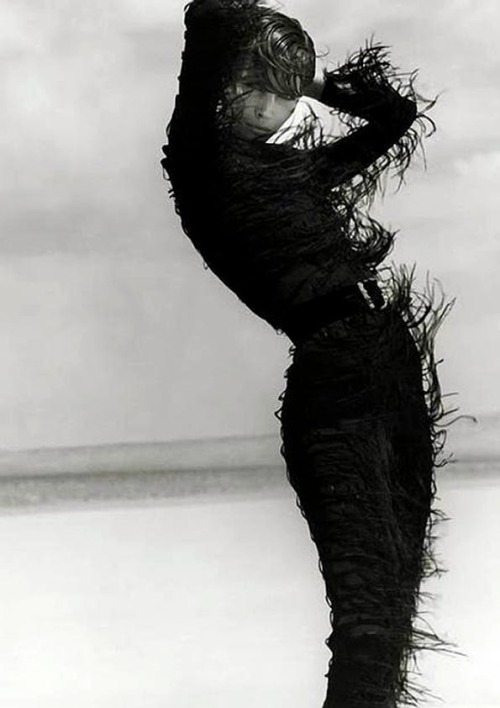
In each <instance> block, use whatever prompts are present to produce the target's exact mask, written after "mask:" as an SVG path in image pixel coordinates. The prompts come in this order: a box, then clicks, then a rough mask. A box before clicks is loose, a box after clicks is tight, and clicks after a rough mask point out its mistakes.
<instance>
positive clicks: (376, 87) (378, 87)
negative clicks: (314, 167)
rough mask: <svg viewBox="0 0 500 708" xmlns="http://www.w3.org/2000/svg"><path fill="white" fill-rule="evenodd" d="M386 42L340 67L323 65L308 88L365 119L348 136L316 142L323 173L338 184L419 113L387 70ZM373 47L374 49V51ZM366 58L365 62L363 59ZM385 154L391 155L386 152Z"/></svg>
mask: <svg viewBox="0 0 500 708" xmlns="http://www.w3.org/2000/svg"><path fill="white" fill-rule="evenodd" d="M382 51H383V48H382V47H372V48H369V49H367V50H362V52H360V54H359V56H360V57H363V52H364V53H366V56H367V57H368V61H367V60H366V57H365V58H364V59H362V60H361V61H359V59H358V60H357V61H356V62H352V63H350V64H347V65H345V67H341V68H340V69H337V70H336V71H330V72H329V71H325V72H324V79H323V83H322V85H321V82H318V81H316V82H315V83H314V85H313V87H312V90H310V91H309V93H310V94H311V95H313V96H316V97H318V99H319V100H320V101H321V102H322V103H323V104H325V105H327V106H329V107H331V108H335V109H337V110H338V111H340V112H341V113H346V114H349V115H350V116H355V117H357V118H361V119H363V120H364V121H366V125H363V126H361V127H357V128H355V129H352V130H351V132H350V133H349V134H348V135H347V136H346V137H344V138H340V139H339V140H337V141H335V142H334V143H330V144H328V145H327V144H325V145H321V146H320V147H318V148H317V151H318V158H319V164H320V165H321V169H322V172H323V174H322V177H323V179H324V180H326V182H327V183H328V186H330V187H335V186H337V185H339V184H342V183H343V182H346V181H347V180H350V179H352V178H353V177H354V176H355V175H357V174H361V173H362V172H363V171H364V170H366V168H368V167H370V166H371V165H373V164H374V163H375V162H376V161H377V160H378V159H379V158H381V157H382V156H386V155H387V152H388V151H389V150H390V149H391V148H392V147H393V146H394V145H395V144H396V143H397V142H398V141H399V140H400V139H401V138H402V137H403V136H404V135H405V133H406V132H407V131H408V129H409V128H410V126H411V125H412V123H413V121H414V120H415V118H416V116H417V105H416V103H415V101H413V100H412V99H410V98H407V97H405V96H403V95H402V94H401V93H399V91H397V90H396V89H395V88H394V87H393V86H392V85H391V84H390V83H389V81H388V79H387V78H386V76H385V75H384V69H385V68H386V66H389V65H388V63H387V62H385V63H381V62H380V60H379V55H380V53H381V52H382ZM370 52H371V54H370ZM363 62H364V65H363ZM386 159H387V160H388V159H389V158H386Z"/></svg>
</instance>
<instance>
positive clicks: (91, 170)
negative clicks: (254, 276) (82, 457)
mask: <svg viewBox="0 0 500 708" xmlns="http://www.w3.org/2000/svg"><path fill="white" fill-rule="evenodd" d="M182 5H183V1H180V0H161V1H160V0H106V2H104V3H103V2H97V0H88V1H87V2H85V3H67V2H64V1H63V0H53V2H51V3H35V2H34V1H33V0H16V2H15V3H11V2H8V0H0V13H1V17H0V20H1V21H0V51H1V54H2V64H1V66H2V69H1V71H2V81H1V82H0V100H1V104H2V126H1V130H0V150H1V164H2V170H1V172H0V180H1V181H0V185H1V192H0V249H1V255H2V257H1V259H0V325H1V331H2V343H1V346H0V391H1V396H0V448H29V447H34V446H35V447H36V446H43V447H52V446H66V445H92V444H97V443H110V442H125V443H126V442H132V441H150V440H175V439H179V438H184V439H189V438H205V437H216V436H220V435H248V436H253V435H258V434H266V433H277V421H276V420H275V419H274V417H273V414H272V412H273V410H274V409H275V408H276V407H277V405H278V402H277V396H278V394H279V392H280V391H281V390H282V388H283V387H284V380H283V378H282V374H283V371H284V368H285V366H286V365H287V363H288V362H287V348H288V343H287V342H286V340H285V339H284V338H279V337H277V336H276V335H275V334H274V333H273V332H272V331H271V330H270V329H269V328H268V327H267V325H264V324H263V323H261V322H259V321H257V320H256V319H255V318H254V316H253V315H251V314H250V313H248V312H246V311H245V309H244V308H243V306H242V305H240V303H239V302H238V301H237V300H236V298H235V297H234V296H233V295H231V294H230V293H228V292H227V291H226V290H224V288H223V287H222V286H221V285H220V284H219V283H218V282H217V281H216V279H215V278H214V277H213V276H212V275H210V273H208V272H206V271H204V270H203V268H202V265H201V259H200V258H199V256H198V255H197V254H196V253H195V252H194V251H193V249H192V247H191V245H190V244H189V242H188V241H187V239H186V238H185V237H184V236H183V235H182V233H181V231H180V228H179V225H178V221H177V219H176V217H175V215H174V213H173V208H172V204H171V203H169V202H168V200H167V195H166V191H167V185H166V183H165V182H164V181H163V180H162V175H161V170H160V167H159V159H160V157H161V151H160V146H161V144H162V142H163V141H164V125H165V122H166V120H167V118H168V116H169V114H170V112H171V109H172V103H173V97H174V94H175V89H176V75H177V72H178V68H179V58H180V51H181V47H182ZM285 9H286V10H288V11H289V12H290V13H291V14H294V15H296V16H298V17H299V18H300V19H301V20H302V21H303V23H304V25H305V26H306V27H307V28H308V29H309V30H310V31H311V34H312V35H313V36H314V37H315V39H316V40H317V43H318V49H320V50H321V49H322V48H323V47H324V46H326V45H328V46H330V48H331V56H332V59H334V60H337V59H339V60H340V59H342V58H343V56H344V55H345V53H346V52H347V51H348V50H351V49H355V48H357V47H358V46H359V45H361V44H362V43H363V42H364V41H365V39H366V38H367V37H368V36H369V35H371V34H372V33H373V32H375V36H376V38H378V39H379V40H380V41H382V42H385V43H387V44H390V45H392V46H393V48H394V49H393V52H394V58H395V60H396V62H397V63H399V64H400V65H401V66H402V67H404V68H408V69H412V68H415V67H420V69H421V84H420V85H421V89H422V92H423V93H426V94H428V95H431V96H432V95H435V94H436V93H441V96H440V99H439V102H438V104H437V106H436V108H435V109H434V113H433V115H434V118H435V120H436V122H437V124H438V133H437V134H436V135H435V136H434V137H433V138H431V139H430V140H429V141H428V143H427V158H428V164H429V166H428V170H427V172H424V171H423V170H422V168H421V165H420V166H419V165H416V166H415V169H414V170H412V172H411V174H410V175H409V178H408V184H407V186H406V187H405V188H404V189H403V190H402V191H401V192H399V193H398V194H397V195H391V194H388V196H387V199H386V201H385V203H384V205H383V206H380V207H379V209H380V213H381V215H382V216H383V217H384V219H385V220H386V221H388V222H389V223H390V224H392V225H393V226H394V227H398V228H400V237H399V244H398V247H397V249H396V252H395V254H394V256H395V259H396V260H397V261H413V260H417V261H418V262H419V264H420V272H421V273H422V274H425V272H426V271H427V270H431V271H432V273H433V274H434V275H435V276H437V277H438V278H440V280H441V281H442V282H443V284H444V287H445V290H446V291H447V292H448V293H449V294H450V296H457V297H458V303H457V306H456V308H455V310H454V313H453V314H452V316H451V317H450V318H449V320H448V321H447V323H446V324H445V327H444V329H443V331H442V334H441V337H440V339H439V353H440V355H442V356H444V357H445V363H444V364H443V366H442V367H441V369H442V371H441V377H442V382H443V388H444V390H445V391H449V392H453V391H459V392H460V397H459V399H458V400H457V402H459V403H460V405H461V407H462V410H463V412H464V413H472V414H476V415H479V414H482V413H483V412H484V413H486V412H494V411H497V410H498V402H497V401H498V394H499V391H498V387H499V384H498V382H499V381H500V363H499V361H500V360H499V358H498V356H497V351H498V349H499V346H500V327H499V324H500V322H499V314H498V304H497V303H498V298H497V297H496V294H495V291H494V288H493V284H494V283H496V281H497V264H498V259H499V248H500V246H499V239H498V225H497V218H498V216H497V211H498V210H497V201H498V199H497V188H498V179H499V176H500V174H499V173H500V152H499V150H498V137H499V127H498V125H499V123H498V115H499V109H500V105H499V104H500V98H499V92H498V88H497V87H498V75H499V69H500V67H499V64H500V55H499V53H498V49H497V39H498V37H497V35H498V26H499V19H500V6H499V5H498V3H497V2H496V1H495V0H482V2H481V3H477V2H472V0H440V1H439V3H437V2H433V1H431V0H422V1H421V2H419V3H416V2H412V3H409V2H403V1H402V0H391V2H386V1H384V2H383V1H382V0H378V1H377V0H351V2H349V3H340V2H337V3H332V2H331V1H330V0H314V1H313V0H290V1H289V2H288V3H287V4H286V7H285ZM468 480H469V481H462V482H461V483H457V484H455V485H450V486H449V487H448V488H447V489H443V502H444V507H445V509H446V510H447V511H448V512H449V513H450V515H451V516H452V517H453V523H452V524H451V525H450V526H449V527H448V530H447V531H446V534H447V535H445V538H444V539H443V544H442V552H443V557H444V560H445V565H446V566H448V567H449V569H450V572H449V574H448V575H447V576H445V577H444V578H443V579H442V580H441V581H440V585H439V590H438V592H439V597H438V606H437V607H436V615H435V616H436V618H437V625H438V628H439V629H442V631H444V632H445V633H446V634H447V635H448V636H450V638H456V640H457V641H458V643H459V644H460V648H461V649H462V650H463V651H465V652H467V653H468V654H469V657H470V659H469V660H463V659H457V660H448V659H446V660H438V661H439V663H438V664H436V665H433V664H432V663H431V664H430V665H428V666H427V667H426V672H427V674H428V677H429V679H430V680H429V683H430V685H431V686H432V687H433V688H435V689H436V690H437V691H438V692H439V693H440V694H441V695H442V696H443V697H445V699H446V700H447V704H449V705H452V704H463V706H465V705H470V706H471V708H472V707H474V708H475V707H476V706H477V705H480V704H481V703H486V704H488V705H499V704H500V696H499V695H498V688H497V686H496V683H495V678H496V666H497V665H498V647H497V640H496V631H495V628H496V627H497V626H498V625H499V621H500V610H499V608H498V601H497V599H496V595H495V592H496V590H495V588H496V587H497V586H498V581H499V578H498V562H497V559H498V542H499V540H500V539H499V534H498V523H497V509H498V502H499V499H498V488H497V485H496V484H495V483H493V482H488V481H487V480H485V479H484V478H483V479H482V480H481V479H480V478H479V479H474V470H473V469H472V468H471V469H470V474H469V477H468ZM207 501H208V500H207ZM207 501H205V502H204V503H199V502H196V501H188V500H185V501H184V502H182V503H176V504H174V503H167V502H165V503H158V504H156V505H153V504H151V505H143V506H141V505H140V504H133V505H131V506H129V507H125V506H123V507H122V508H90V509H87V510H82V509H80V510H72V511H69V510H59V511H50V510H45V511H44V512H43V513H28V512H23V513H20V512H19V513H14V512H12V513H8V514H7V513H6V514H4V515H2V516H1V517H0V554H1V557H2V565H3V568H4V569H7V572H4V573H3V578H2V580H1V583H0V598H1V601H0V624H1V626H2V637H3V640H2V642H1V643H0V667H1V669H0V698H1V702H2V705H5V706H8V707H9V708H45V706H47V708H48V707H49V706H50V708H58V706H59V705H60V706H65V707H66V706H68V705H71V706H73V707H74V708H160V707H161V708H164V707H165V706H171V705H172V706H176V707H178V708H188V707H191V706H193V705H199V704H203V705H204V706H214V707H215V706H217V708H226V706H227V708H229V707H231V708H235V707H236V706H238V708H250V707H251V708H254V707H256V706H259V708H261V707H262V706H265V707H267V706H269V707H271V706H272V707H273V708H285V706H286V708H295V706H296V707H297V708H317V707H318V706H319V705H320V704H321V699H322V696H323V684H322V681H323V679H322V676H323V673H324V670H325V666H326V661H327V656H328V652H327V650H326V647H324V646H323V645H322V643H321V642H322V641H323V639H324V637H325V636H326V634H327V628H326V621H327V612H326V606H325V604H324V601H323V589H322V585H321V581H320V577H319V574H318V572H317V568H316V561H315V556H314V551H313V546H312V544H311V543H310V540H309V538H308V534H307V531H306V529H305V527H304V525H303V522H302V520H301V518H300V517H299V516H298V512H297V510H296V509H295V506H294V503H293V498H292V496H291V494H290V493H289V491H288V493H286V492H284V493H283V497H281V498H271V499H268V498H260V499H252V498H244V499H240V500H235V499H226V500H221V499H219V500H213V501H212V503H207Z"/></svg>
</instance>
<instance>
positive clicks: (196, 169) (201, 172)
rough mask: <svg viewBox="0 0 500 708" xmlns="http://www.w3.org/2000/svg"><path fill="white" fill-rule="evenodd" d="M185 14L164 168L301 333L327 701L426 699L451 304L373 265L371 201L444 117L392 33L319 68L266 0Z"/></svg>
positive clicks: (194, 218) (195, 238)
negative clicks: (431, 112) (424, 601)
mask: <svg viewBox="0 0 500 708" xmlns="http://www.w3.org/2000/svg"><path fill="white" fill-rule="evenodd" d="M185 24H186V34H185V48H184V52H183V57H182V67H181V73H180V77H179V93H178V96H177V98H176V105H175V110H174V113H173V115H172V118H171V121H170V123H169V126H168V144H167V145H166V146H164V148H163V150H164V153H165V158H164V159H163V160H162V165H163V167H164V168H165V169H166V171H167V173H168V176H169V178H170V181H171V186H172V190H171V192H172V194H173V196H174V198H175V206H176V210H177V212H178V214H179V215H180V218H181V220H182V225H183V228H184V230H185V231H186V233H187V235H188V236H189V238H190V239H191V240H192V242H193V244H194V245H195V247H196V248H197V249H198V250H199V252H200V253H201V254H202V256H203V259H204V261H205V263H206V265H207V267H209V268H211V269H212V270H213V272H214V273H215V274H216V275H217V276H218V277H219V278H220V279H221V280H222V281H223V282H224V283H225V284H226V285H227V286H228V287H229V288H230V289H231V290H232V291H233V292H234V293H235V294H236V295H237V296H238V297H239V298H240V299H241V300H242V302H244V303H245V304H246V305H247V306H248V307H249V308H250V309H251V310H252V311H253V312H255V313H256V314H257V315H258V316H259V317H262V318H263V319H265V320H266V321H267V322H269V323H270V324H271V326H272V327H274V328H275V330H276V331H277V332H279V333H282V332H284V333H285V334H287V335H288V336H289V337H290V339H291V340H292V342H293V344H292V346H291V348H290V354H291V355H292V356H293V361H292V364H291V366H290V367H289V368H288V370H287V372H286V377H287V386H286V390H285V392H284V393H283V394H282V395H281V397H280V399H281V400H282V406H281V409H280V410H279V411H277V412H276V415H277V416H278V417H279V418H280V420H281V434H282V440H283V444H282V447H281V452H282V454H283V456H284V459H285V461H286V465H287V474H288V478H289V481H290V483H291V484H292V486H293V488H294V490H295V491H296V493H297V500H298V503H299V506H300V508H301V511H302V513H303V514H304V516H305V519H306V521H307V523H308V525H309V529H310V533H311V537H312V539H313V541H314V542H315V544H316V547H317V549H318V553H319V559H320V569H321V572H322V574H323V577H324V580H325V585H326V593H327V600H328V602H329V604H330V607H331V609H332V613H331V621H332V634H331V636H330V637H329V639H328V640H327V643H328V645H329V647H330V649H331V651H332V659H331V661H330V665H329V671H328V676H327V677H328V688H327V695H326V699H325V703H324V708H333V707H334V706H335V708H368V707H369V708H376V707H377V708H382V707H383V708H389V707H393V706H395V705H396V703H397V702H400V703H406V704H415V702H416V700H417V698H418V695H420V693H422V689H420V688H419V687H418V686H416V685H415V684H414V682H413V680H412V679H411V677H410V671H409V661H410V659H411V658H412V656H413V654H414V652H415V651H416V650H417V649H419V648H437V647H438V646H439V645H440V642H439V640H438V638H437V637H436V636H435V635H434V634H433V633H432V632H431V631H428V630H427V631H425V630H423V629H422V628H421V627H417V626H415V625H416V622H415V620H416V619H417V601H418V596H419V588H420V583H421V580H422V578H423V577H426V576H428V575H429V574H430V573H431V572H433V571H436V569H437V568H436V566H435V563H434V560H433V556H432V552H431V541H432V528H433V524H434V522H435V521H436V520H437V516H438V512H437V511H436V510H435V509H433V508H432V502H433V499H434V493H435V483H434V468H435V466H436V457H437V455H438V453H439V452H440V450H441V448H442V445H443V442H444V441H443V433H442V432H441V433H438V432H437V428H436V423H437V421H438V419H439V418H440V417H442V414H443V412H442V406H441V400H440V394H439V385H438V381H437V377H436V371H435V365H434V359H433V350H432V343H433V336H434V333H435V330H436V328H437V326H438V325H439V323H440V321H441V320H442V318H443V316H444V315H445V314H446V311H447V309H448V307H449V306H448V305H444V304H443V302H442V301H441V302H438V303H437V304H435V303H433V299H432V293H430V292H428V293H426V294H421V295H417V294H416V293H414V292H413V291H412V287H411V286H412V273H411V272H409V271H407V270H400V271H399V272H392V271H390V269H388V268H387V266H385V267H384V269H382V271H381V270H380V268H379V270H377V266H380V264H381V262H382V261H383V259H384V257H385V256H386V255H387V254H388V252H389V250H390V248H391V246H392V242H393V238H394V234H393V233H391V232H389V231H388V230H386V229H385V228H384V227H383V226H381V225H380V224H379V223H378V222H376V221H375V220H374V219H372V218H371V217H370V216H368V215H367V213H366V208H367V206H369V204H370V201H371V200H372V198H373V197H374V195H375V194H376V192H377V190H379V189H381V188H382V186H383V185H382V180H383V178H384V175H386V174H387V173H390V172H391V171H392V172H393V173H394V174H396V176H398V177H399V179H402V177H403V174H404V171H405V169H406V168H407V167H408V165H409V162H410V159H411V157H412V155H413V153H414V151H415V149H416V148H417V147H418V146H419V145H420V141H421V137H422V135H424V134H425V129H426V127H431V128H432V127H433V124H432V121H430V120H429V119H428V118H426V117H425V116H424V115H423V111H422V110H421V108H419V106H418V105H417V103H418V102H419V101H418V97H417V95H416V93H415V91H414V88H413V83H414V74H412V75H409V76H408V75H407V78H406V82H405V81H404V77H401V76H398V75H397V74H396V72H395V70H394V69H393V67H392V66H391V65H390V63H389V61H388V58H387V51H386V49H385V48H384V47H381V46H378V45H368V46H367V47H365V48H364V49H362V50H360V51H359V52H357V53H356V54H354V55H353V56H351V57H350V58H349V59H348V61H347V62H346V63H345V64H343V65H342V66H341V67H340V68H338V69H336V70H335V71H326V70H325V71H324V72H323V76H322V77H320V78H319V79H316V80H315V79H314V77H315V53H314V45H313V42H312V40H311V38H310V37H309V35H307V33H306V32H305V31H304V30H303V29H302V27H301V26H300V24H299V23H298V22H297V21H296V20H293V19H291V18H288V17H286V16H285V15H283V14H281V13H278V12H275V11H273V10H271V9H269V8H267V7H265V6H264V5H263V4H262V3H261V2H260V0H193V2H191V3H190V4H189V5H188V6H187V9H186V14H185ZM306 93H307V94H309V96H311V95H312V96H316V98H319V99H320V102H319V103H318V101H317V100H315V99H314V98H311V97H307V96H306V95H305V94H306ZM325 106H326V107H328V110H327V109H325ZM428 107H429V104H426V105H424V108H428ZM325 111H326V113H327V120H326V121H325V120H324V119H322V118H321V114H322V113H323V114H325ZM328 121H329V122H328ZM332 126H333V127H332ZM335 126H336V127H335ZM339 126H341V127H342V126H343V132H344V135H343V136H342V137H340V138H339V136H338V134H335V133H336V131H337V132H338V128H339ZM381 272H385V274H386V276H387V277H386V279H385V280H386V282H385V285H384V290H385V295H384V294H383V292H382V290H381V288H380V287H379V284H378V282H377V279H380V275H381Z"/></svg>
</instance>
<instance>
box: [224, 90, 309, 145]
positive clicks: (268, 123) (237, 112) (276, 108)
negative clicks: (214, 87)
mask: <svg viewBox="0 0 500 708" xmlns="http://www.w3.org/2000/svg"><path fill="white" fill-rule="evenodd" d="M226 93H227V96H228V98H229V99H230V101H231V120H232V127H233V132H234V133H235V135H237V137H239V138H243V139H244V140H267V139H268V138H269V137H270V136H271V135H272V134H273V133H275V132H276V131H277V130H278V129H279V128H280V127H281V126H282V125H283V123H284V122H285V121H286V120H287V118H289V116H290V115H291V113H292V112H293V110H294V108H295V106H296V104H297V101H298V98H284V97H282V96H279V95H278V94H276V93H272V92H271V91H265V90H261V89H259V88H255V87H254V86H251V85H250V84H248V83H245V80H244V77H242V79H241V80H239V81H236V82H235V83H234V84H233V85H232V86H230V87H229V88H228V89H227V92H226Z"/></svg>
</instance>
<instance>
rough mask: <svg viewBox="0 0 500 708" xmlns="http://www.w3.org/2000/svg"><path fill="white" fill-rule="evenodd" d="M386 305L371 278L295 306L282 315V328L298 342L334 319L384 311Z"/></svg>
mask: <svg viewBox="0 0 500 708" xmlns="http://www.w3.org/2000/svg"><path fill="white" fill-rule="evenodd" d="M384 306H385V300H384V296H383V293H382V291H381V289H380V288H379V286H378V284H377V281H376V280H375V279H374V278H373V279H372V278H370V279H368V280H362V281H359V282H357V283H355V284H354V285H346V286H344V287H342V288H336V289H335V290H332V291H331V292H329V293H328V294H326V295H321V296H320V297H317V298H314V299H312V300H308V301H307V302H303V303H300V304H299V305H295V306H294V307H293V308H292V309H291V310H290V311H289V312H288V313H287V315H286V317H285V318H282V324H281V325H280V329H281V330H282V331H283V332H285V334H286V335H287V336H288V337H289V338H290V339H291V340H292V342H294V343H295V344H297V343H298V342H300V341H303V340H304V339H307V338H308V337H310V336H312V335H313V334H314V332H316V331H317V330H319V329H321V328H322V327H324V326H325V325H327V324H330V323H331V322H335V321H337V320H342V319H345V318H346V317H351V316H352V315H356V314H359V313H361V312H366V311H373V310H375V311H378V310H382V309H383V308H384Z"/></svg>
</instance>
